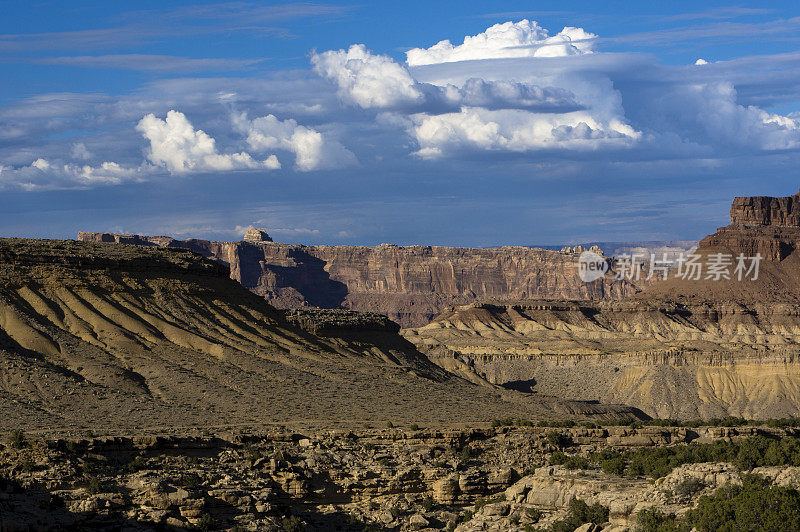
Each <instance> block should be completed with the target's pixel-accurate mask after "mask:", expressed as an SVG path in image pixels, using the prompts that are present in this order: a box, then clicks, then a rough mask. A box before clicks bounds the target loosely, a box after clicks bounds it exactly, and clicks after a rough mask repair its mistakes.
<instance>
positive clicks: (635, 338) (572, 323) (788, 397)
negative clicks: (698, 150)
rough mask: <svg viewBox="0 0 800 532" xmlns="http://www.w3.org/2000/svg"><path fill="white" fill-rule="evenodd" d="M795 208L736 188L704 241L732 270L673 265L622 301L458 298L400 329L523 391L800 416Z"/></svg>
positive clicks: (465, 371) (650, 407) (690, 409)
mask: <svg viewBox="0 0 800 532" xmlns="http://www.w3.org/2000/svg"><path fill="white" fill-rule="evenodd" d="M798 212H800V203H798V196H792V197H788V198H736V200H735V201H734V203H733V207H732V209H731V221H732V223H731V225H729V226H727V227H722V228H720V229H719V230H718V231H717V232H716V233H714V234H713V235H710V236H708V237H706V238H704V239H703V240H702V241H701V242H700V245H699V248H698V250H697V254H699V255H700V257H701V258H700V260H699V261H698V262H700V263H701V264H704V265H707V264H708V263H709V261H710V260H711V259H712V258H713V257H715V256H720V254H721V255H722V256H729V257H731V260H732V264H731V267H730V276H729V277H730V278H728V279H726V278H724V277H723V278H719V279H717V278H715V277H714V276H708V275H707V274H708V272H707V271H706V270H704V271H703V272H702V273H701V275H700V277H699V279H697V280H694V279H688V278H679V277H677V275H676V274H677V272H676V271H673V272H672V275H671V278H670V279H668V280H666V281H660V282H657V283H654V284H653V285H651V286H649V287H647V288H646V289H645V290H643V291H642V292H640V293H638V294H635V295H633V296H631V297H629V298H627V299H626V300H623V301H618V302H610V301H609V302H589V301H583V302H564V301H520V302H517V303H516V304H509V303H508V302H498V303H497V304H494V305H489V304H483V305H468V306H462V307H458V308H453V309H450V310H448V311H445V312H444V313H442V314H441V315H440V316H438V317H437V318H435V319H434V320H433V321H432V322H431V323H430V324H428V325H426V326H424V327H420V328H416V329H410V330H406V331H405V332H404V335H405V336H406V337H407V338H408V339H409V340H410V341H412V342H413V343H415V344H416V345H417V346H418V347H420V349H422V350H424V351H426V352H427V353H428V355H429V357H431V359H432V360H434V361H436V362H437V363H439V364H440V365H442V366H443V367H445V368H448V369H449V370H450V371H453V372H457V373H460V374H462V375H464V376H465V377H467V378H469V376H470V375H474V376H475V377H476V378H477V379H483V380H486V381H488V382H491V383H495V384H503V385H506V386H509V387H513V388H517V389H524V390H526V391H530V390H534V391H539V392H541V393H554V392H555V393H558V394H559V395H561V396H563V397H570V398H575V399H578V398H580V399H595V400H600V401H613V402H620V403H624V404H628V405H631V406H634V407H637V408H641V409H642V410H644V411H645V412H646V413H648V414H650V415H653V416H658V417H678V418H693V417H704V418H710V417H722V416H728V415H733V416H745V417H749V418H769V417H781V416H797V415H800V253H798V251H797V246H798V243H800V227H797V225H798V223H797V221H798V218H797V216H798ZM739 255H744V256H745V257H754V256H756V255H760V256H761V261H760V263H759V269H758V276H757V278H756V279H753V277H754V275H752V274H751V275H750V276H747V275H745V276H743V278H742V280H740V279H739V278H738V276H737V275H736V274H734V273H733V271H734V267H735V265H736V260H737V259H736V257H738V256H739ZM748 264H749V263H748ZM476 382H478V381H477V380H476Z"/></svg>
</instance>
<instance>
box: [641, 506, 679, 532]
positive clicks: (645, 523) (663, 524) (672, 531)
mask: <svg viewBox="0 0 800 532" xmlns="http://www.w3.org/2000/svg"><path fill="white" fill-rule="evenodd" d="M683 528H686V527H685V525H684V526H683V527H681V526H680V525H679V524H678V523H677V522H676V521H675V516H674V515H672V514H669V515H665V514H664V513H662V512H660V511H658V510H656V509H655V508H645V509H644V510H641V511H640V512H639V513H638V514H636V531H637V532H680V531H681V530H682V529H683Z"/></svg>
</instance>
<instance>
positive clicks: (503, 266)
mask: <svg viewBox="0 0 800 532" xmlns="http://www.w3.org/2000/svg"><path fill="white" fill-rule="evenodd" d="M251 236H253V235H251ZM267 238H268V237H267ZM79 239H80V240H83V241H92V242H118V243H127V244H137V245H145V246H160V247H169V248H175V247H180V248H187V249H191V250H192V251H195V252H197V253H200V254H202V255H204V256H206V257H210V258H213V259H215V260H217V261H219V262H221V263H223V264H225V265H227V266H229V267H230V269H231V277H232V278H233V279H235V280H237V281H239V282H240V283H241V284H242V285H243V286H244V287H245V288H248V289H249V290H251V291H253V292H255V293H256V294H259V295H262V296H264V297H265V298H266V299H267V301H269V302H270V303H271V304H273V305H275V306H277V307H281V308H295V307H301V306H305V305H310V306H315V307H322V308H337V307H343V308H348V309H353V310H360V311H370V312H378V313H381V314H385V315H387V316H389V317H390V318H391V319H393V320H394V321H396V322H398V323H400V324H401V325H402V326H404V327H411V326H420V325H424V324H425V323H427V322H428V321H430V319H431V318H432V317H433V316H435V315H436V314H438V313H439V312H441V311H442V310H444V309H445V308H447V307H448V306H452V305H461V304H466V303H472V302H475V301H484V300H487V299H509V300H515V299H525V298H559V299H620V298H622V297H625V296H629V295H631V294H633V293H635V292H636V291H637V289H638V288H637V286H636V285H635V284H633V283H630V282H628V281H624V280H622V281H620V280H617V279H615V278H613V277H611V276H607V277H605V278H602V279H598V280H597V281H594V282H592V283H584V282H582V281H581V280H580V278H579V277H578V273H577V254H575V253H572V252H571V251H570V252H557V251H549V250H543V249H531V248H525V247H502V248H493V249H472V248H450V247H440V246H394V245H388V244H383V245H380V246H377V247H366V246H301V245H292V244H281V243H274V242H269V241H266V240H265V239H263V236H262V237H261V238H252V237H251V238H248V241H243V242H210V241H207V240H194V239H192V240H175V239H172V238H169V237H165V236H155V237H148V236H139V235H114V234H110V233H86V232H81V233H80V234H79Z"/></svg>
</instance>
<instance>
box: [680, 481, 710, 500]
mask: <svg viewBox="0 0 800 532" xmlns="http://www.w3.org/2000/svg"><path fill="white" fill-rule="evenodd" d="M705 487H706V485H705V484H704V483H703V481H702V480H700V479H697V478H688V479H686V480H684V481H683V482H681V483H680V484H678V485H677V486H675V494H676V495H678V496H679V497H688V496H691V495H694V494H695V493H697V492H699V491H702V490H703V488H705Z"/></svg>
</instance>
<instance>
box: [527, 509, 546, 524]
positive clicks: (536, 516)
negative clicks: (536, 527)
mask: <svg viewBox="0 0 800 532" xmlns="http://www.w3.org/2000/svg"><path fill="white" fill-rule="evenodd" d="M525 516H526V517H527V518H528V519H530V520H531V521H533V522H534V523H538V522H539V520H540V519H541V518H542V512H541V510H537V509H536V508H528V509H527V510H526V511H525Z"/></svg>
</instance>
